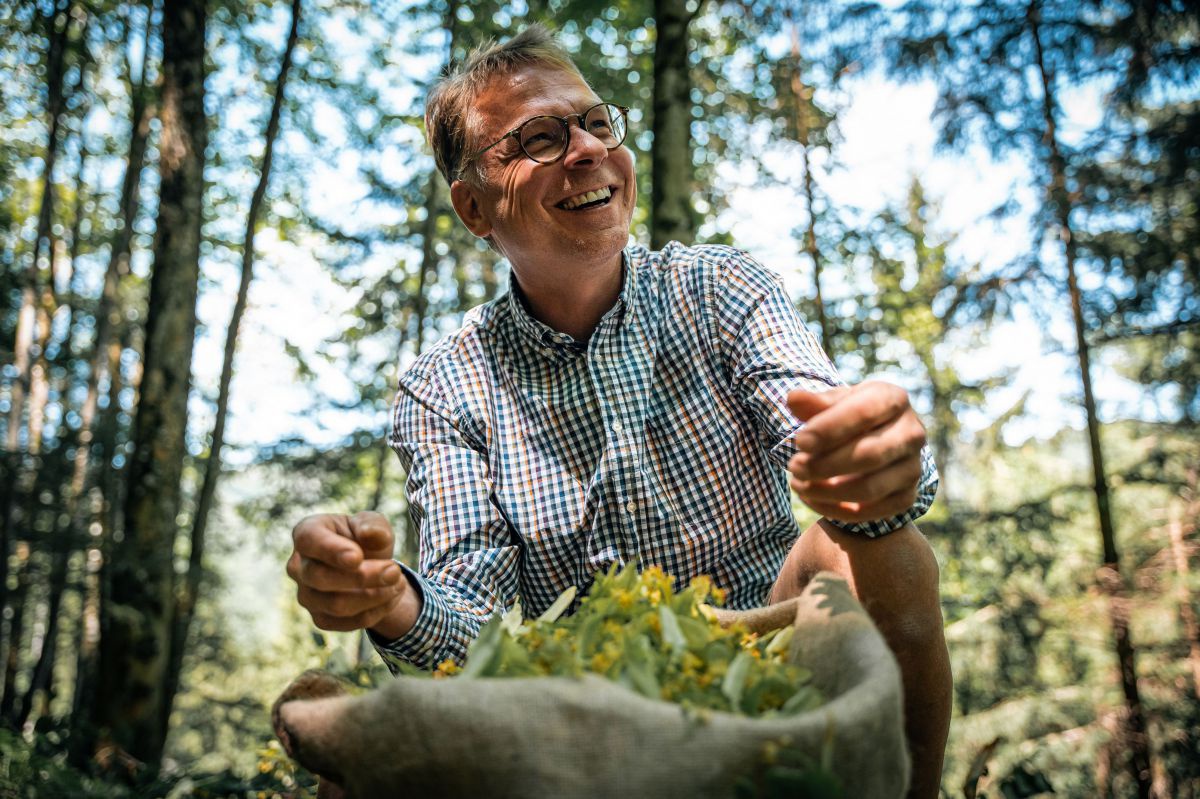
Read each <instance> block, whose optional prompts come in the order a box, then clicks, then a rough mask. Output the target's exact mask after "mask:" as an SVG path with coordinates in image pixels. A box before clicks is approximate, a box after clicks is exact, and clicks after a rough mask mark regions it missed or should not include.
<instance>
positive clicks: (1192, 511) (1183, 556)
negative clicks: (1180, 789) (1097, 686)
mask: <svg viewBox="0 0 1200 799" xmlns="http://www.w3.org/2000/svg"><path fill="white" fill-rule="evenodd" d="M1198 475H1200V472H1198V471H1197V470H1196V469H1195V468H1192V469H1189V470H1188V477H1189V480H1188V482H1189V483H1190V485H1189V488H1188V495H1187V500H1188V504H1187V508H1186V509H1185V510H1184V512H1183V516H1184V517H1185V518H1186V519H1187V525H1188V527H1189V529H1190V530H1193V531H1194V529H1195V520H1196V513H1197V511H1200V497H1197V496H1196V484H1197V477H1198ZM1168 532H1169V534H1170V536H1171V555H1172V558H1173V559H1174V561H1175V574H1176V576H1177V577H1178V578H1179V587H1178V588H1177V589H1176V600H1177V601H1178V602H1179V619H1180V621H1182V622H1183V634H1184V638H1185V639H1186V640H1187V644H1188V661H1189V662H1190V663H1191V666H1192V692H1193V693H1194V694H1195V695H1196V698H1197V699H1200V624H1197V623H1196V611H1195V608H1194V607H1193V605H1192V592H1191V590H1190V589H1189V588H1188V583H1189V582H1190V578H1191V567H1190V566H1189V565H1188V555H1187V548H1186V547H1185V546H1184V543H1183V535H1184V522H1183V520H1181V519H1180V518H1179V516H1178V515H1176V514H1175V513H1172V516H1171V519H1170V522H1169V526H1168Z"/></svg>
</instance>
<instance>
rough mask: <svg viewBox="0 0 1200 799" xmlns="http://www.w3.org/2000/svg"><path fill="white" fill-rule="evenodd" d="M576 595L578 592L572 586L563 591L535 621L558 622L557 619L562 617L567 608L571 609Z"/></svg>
mask: <svg viewBox="0 0 1200 799" xmlns="http://www.w3.org/2000/svg"><path fill="white" fill-rule="evenodd" d="M577 593H579V590H578V589H577V588H576V587H575V586H573V585H572V586H571V587H569V588H568V589H567V590H566V591H563V592H562V593H561V594H559V595H558V599H556V600H554V604H552V605H551V606H550V607H548V608H546V612H545V613H543V614H542V615H541V616H538V617H537V620H538V621H539V622H547V623H551V622H556V621H558V617H559V616H561V615H563V613H565V612H566V611H567V608H569V607H571V603H572V602H574V601H575V595H576V594H577Z"/></svg>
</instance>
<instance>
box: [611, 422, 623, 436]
mask: <svg viewBox="0 0 1200 799" xmlns="http://www.w3.org/2000/svg"><path fill="white" fill-rule="evenodd" d="M612 429H613V432H614V433H619V432H621V431H622V430H624V429H625V426H624V425H622V424H621V420H620V419H618V420H617V421H615V422H613V424H612Z"/></svg>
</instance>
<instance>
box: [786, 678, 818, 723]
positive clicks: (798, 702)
mask: <svg viewBox="0 0 1200 799" xmlns="http://www.w3.org/2000/svg"><path fill="white" fill-rule="evenodd" d="M820 706H821V695H820V694H818V693H817V691H816V689H815V688H813V687H812V686H811V685H805V686H802V687H801V688H800V690H798V691H796V693H794V694H792V695H791V697H790V698H789V699H788V701H786V702H784V703H783V707H781V708H779V712H780V713H782V714H784V715H787V716H790V715H794V714H797V713H804V712H805V711H808V710H812V709H813V708H817V707H820Z"/></svg>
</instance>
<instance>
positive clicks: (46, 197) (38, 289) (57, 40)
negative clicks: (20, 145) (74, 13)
mask: <svg viewBox="0 0 1200 799" xmlns="http://www.w3.org/2000/svg"><path fill="white" fill-rule="evenodd" d="M70 7H71V0H66V1H65V2H62V3H61V4H60V3H59V2H57V1H56V2H55V4H54V9H53V11H52V12H51V13H50V14H49V15H48V16H47V17H45V18H44V23H45V25H46V34H47V38H48V50H47V54H46V116H47V120H46V122H47V134H46V154H45V156H44V158H43V166H42V192H41V197H40V205H39V207H38V210H37V230H36V238H35V239H34V244H33V254H32V257H31V258H30V259H29V261H28V263H27V265H26V267H25V271H24V275H23V280H22V285H21V308H20V310H19V311H18V312H17V329H16V335H15V341H14V342H13V366H14V368H15V370H16V377H14V379H13V381H12V384H11V386H10V389H9V409H8V426H7V429H6V431H5V454H4V458H5V461H6V463H5V471H6V472H7V475H6V479H7V480H8V481H11V483H12V484H11V485H9V486H7V487H6V488H5V490H4V492H3V493H2V494H0V499H3V501H4V504H3V506H0V609H3V608H4V607H5V606H6V605H7V603H8V551H9V547H10V541H11V533H12V530H13V526H14V522H15V518H14V515H15V513H16V508H17V505H19V504H20V502H21V497H22V491H21V487H20V486H19V485H17V479H18V475H20V473H21V472H22V470H23V469H24V466H25V464H24V463H23V458H22V456H21V447H20V440H21V421H22V418H23V416H24V412H25V404H26V398H27V396H28V395H29V393H30V392H31V389H32V387H33V386H32V383H33V380H34V371H35V358H36V357H37V356H36V351H35V349H34V336H35V335H36V334H35V329H36V328H38V327H39V317H40V318H41V323H40V327H41V328H42V333H43V334H44V336H48V334H49V331H48V329H46V328H48V326H49V322H48V319H49V315H48V312H47V310H46V308H45V305H46V303H47V299H48V298H47V297H46V296H45V294H46V291H47V289H46V288H45V287H44V286H43V285H42V283H43V281H42V270H41V267H40V261H41V254H42V242H43V241H45V242H46V251H47V252H52V251H53V246H52V243H51V242H50V236H51V234H52V232H53V231H52V228H51V224H50V223H51V220H52V217H53V212H54V184H53V178H54V164H55V161H56V160H57V158H58V140H59V135H60V131H61V127H62V124H61V121H62V114H63V110H64V108H65V105H66V96H65V92H64V91H63V79H64V74H65V72H66V53H67V43H68V37H69V34H70V26H71V15H70V13H69V12H70ZM31 215H32V214H31ZM50 292H51V294H52V292H53V287H52V285H51V287H50ZM49 301H50V303H51V304H52V302H53V299H52V296H51V297H50V298H49ZM39 306H41V307H39ZM40 439H41V437H40V431H39V435H38V437H37V438H36V439H35V438H34V437H33V436H32V435H27V436H26V446H27V448H28V447H33V448H34V449H36V447H37V444H38V443H40ZM35 442H36V443H35ZM14 623H16V618H15V617H14Z"/></svg>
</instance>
